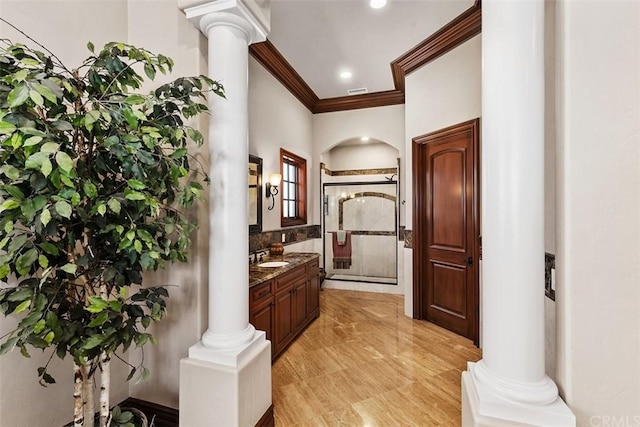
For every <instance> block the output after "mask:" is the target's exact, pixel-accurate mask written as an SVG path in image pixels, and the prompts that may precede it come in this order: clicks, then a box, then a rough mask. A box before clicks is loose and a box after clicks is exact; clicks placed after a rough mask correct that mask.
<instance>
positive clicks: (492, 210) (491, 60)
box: [462, 0, 575, 427]
mask: <svg viewBox="0 0 640 427" xmlns="http://www.w3.org/2000/svg"><path fill="white" fill-rule="evenodd" d="M543 30H544V0H523V1H513V0H484V1H483V2H482V132H483V134H482V141H483V142H482V144H483V147H482V198H483V203H482V221H483V224H482V236H483V237H482V239H483V248H482V252H483V277H482V283H483V291H482V292H483V294H482V304H483V306H482V313H483V329H482V333H483V359H482V360H480V361H479V362H477V363H469V366H468V371H467V372H464V373H463V374H462V394H463V409H462V424H463V426H465V427H466V426H474V427H475V426H506V425H519V426H521V425H527V426H575V417H574V416H573V414H572V413H571V411H570V410H569V408H568V407H567V406H566V405H565V403H564V402H563V401H562V399H560V398H559V396H558V389H557V387H556V385H555V383H554V382H553V381H552V380H551V379H550V378H549V377H548V376H546V375H545V364H544V357H545V348H544V345H545V343H544V333H545V332H544V280H545V278H544V31H543Z"/></svg>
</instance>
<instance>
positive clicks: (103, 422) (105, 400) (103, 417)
mask: <svg viewBox="0 0 640 427" xmlns="http://www.w3.org/2000/svg"><path fill="white" fill-rule="evenodd" d="M100 369H101V370H102V375H101V376H100V427H107V426H108V425H109V418H110V417H109V390H110V388H111V360H110V359H109V356H107V355H106V354H105V353H102V354H101V355H100Z"/></svg>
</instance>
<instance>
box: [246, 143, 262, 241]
mask: <svg viewBox="0 0 640 427" xmlns="http://www.w3.org/2000/svg"><path fill="white" fill-rule="evenodd" d="M260 232H262V159H261V158H260V157H257V156H252V155H251V154H249V234H257V233H260Z"/></svg>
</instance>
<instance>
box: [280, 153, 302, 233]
mask: <svg viewBox="0 0 640 427" xmlns="http://www.w3.org/2000/svg"><path fill="white" fill-rule="evenodd" d="M285 157H286V158H287V159H289V160H292V161H291V162H289V163H293V164H294V165H295V167H296V170H297V172H298V188H297V190H298V194H297V198H296V201H297V208H298V215H297V216H296V217H295V218H288V217H287V218H285V216H284V190H282V191H281V192H280V194H282V197H280V226H281V227H291V226H294V225H306V224H307V160H306V159H305V158H304V157H300V156H298V155H296V154H293V153H292V152H290V151H287V150H285V149H284V148H281V149H280V176H282V182H281V187H282V188H284V164H285Z"/></svg>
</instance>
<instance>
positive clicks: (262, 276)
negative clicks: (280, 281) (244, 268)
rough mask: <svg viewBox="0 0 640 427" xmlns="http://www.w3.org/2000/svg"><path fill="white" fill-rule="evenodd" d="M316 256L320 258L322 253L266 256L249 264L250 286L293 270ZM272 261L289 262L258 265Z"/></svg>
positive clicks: (292, 253) (291, 253)
mask: <svg viewBox="0 0 640 427" xmlns="http://www.w3.org/2000/svg"><path fill="white" fill-rule="evenodd" d="M316 258H320V254H317V253H306V252H290V253H286V252H285V253H284V254H283V255H279V256H266V257H264V258H263V260H262V261H260V262H259V263H257V264H251V265H249V287H252V286H255V285H259V284H260V283H263V282H266V281H267V280H269V279H273V278H274V277H277V276H279V275H281V274H282V273H286V272H287V271H289V270H293V269H294V268H296V267H299V266H301V265H303V264H305V263H307V262H309V261H311V260H314V259H316ZM270 261H286V262H288V263H289V264H287V265H285V266H284V267H258V264H260V263H263V262H270Z"/></svg>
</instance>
